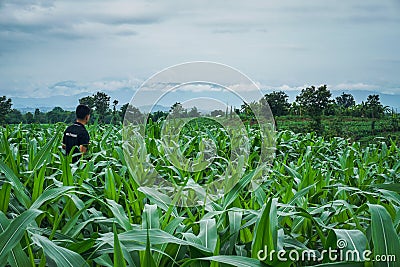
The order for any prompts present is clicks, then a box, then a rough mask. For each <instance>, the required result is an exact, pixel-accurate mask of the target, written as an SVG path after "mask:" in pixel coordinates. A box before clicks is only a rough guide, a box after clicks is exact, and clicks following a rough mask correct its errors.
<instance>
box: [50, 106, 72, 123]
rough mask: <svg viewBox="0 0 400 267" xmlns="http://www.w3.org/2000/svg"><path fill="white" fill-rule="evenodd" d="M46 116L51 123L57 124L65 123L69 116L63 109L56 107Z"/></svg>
mask: <svg viewBox="0 0 400 267" xmlns="http://www.w3.org/2000/svg"><path fill="white" fill-rule="evenodd" d="M46 115H47V121H48V122H49V123H56V122H65V121H66V119H67V117H68V115H69V114H68V112H66V111H64V110H63V109H62V108H61V107H55V108H53V109H52V110H51V111H49V112H47V113H46Z"/></svg>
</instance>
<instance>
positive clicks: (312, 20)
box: [0, 0, 400, 97]
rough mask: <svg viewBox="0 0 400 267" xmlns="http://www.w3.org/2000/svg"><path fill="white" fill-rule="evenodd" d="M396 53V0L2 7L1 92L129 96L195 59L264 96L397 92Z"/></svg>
mask: <svg viewBox="0 0 400 267" xmlns="http://www.w3.org/2000/svg"><path fill="white" fill-rule="evenodd" d="M399 47H400V1H398V0H342V1H339V0H335V1H333V0H304V1H299V0H292V1H288V0H273V1H270V0H268V1H267V0H262V1H261V0H260V1H253V0H249V1H244V0H241V1H235V0H233V1H232V0H230V1H218V0H210V1H187V0H182V1H180V0H168V1H143V0H142V1H138V0H135V1H121V0H117V1H101V0H96V1H94V0H92V1H88V0H85V1H72V0H68V1H66V0H65V1H50V0H44V1H34V0H2V1H1V2H0V94H1V95H7V96H9V97H10V96H11V97H12V96H14V97H17V96H18V97H46V96H50V95H74V94H77V93H80V92H95V91H97V90H99V89H105V90H120V89H121V88H124V87H125V88H126V87H132V88H134V87H136V86H137V85H138V84H140V83H141V82H142V81H144V80H145V79H147V78H148V77H149V76H151V75H153V74H154V73H155V72H157V71H160V70H161V69H163V68H166V67H168V66H171V65H174V64H178V63H182V62H188V61H196V60H202V61H215V62H220V63H223V64H227V65H230V66H232V67H234V68H236V69H239V70H241V71H242V72H243V73H245V74H246V75H248V76H249V77H250V78H252V79H253V80H255V81H256V82H258V83H260V84H261V86H262V87H264V88H267V87H269V88H277V89H285V90H290V89H296V88H302V87H303V86H305V85H320V84H328V85H329V87H330V89H332V90H345V89H355V90H356V89H364V90H365V89H366V90H377V91H380V92H385V93H396V94H400V52H399V51H400V49H399Z"/></svg>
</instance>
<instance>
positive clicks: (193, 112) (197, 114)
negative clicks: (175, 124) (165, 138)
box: [188, 107, 200, 118]
mask: <svg viewBox="0 0 400 267" xmlns="http://www.w3.org/2000/svg"><path fill="white" fill-rule="evenodd" d="M188 116H189V118H197V117H200V112H199V111H198V110H197V108H196V107H192V109H191V110H190V111H189V112H188Z"/></svg>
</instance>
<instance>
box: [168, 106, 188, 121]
mask: <svg viewBox="0 0 400 267" xmlns="http://www.w3.org/2000/svg"><path fill="white" fill-rule="evenodd" d="M169 112H170V113H171V117H172V118H185V117H187V110H186V109H185V108H183V106H182V104H181V103H179V102H175V104H173V105H172V106H171V109H170V110H169Z"/></svg>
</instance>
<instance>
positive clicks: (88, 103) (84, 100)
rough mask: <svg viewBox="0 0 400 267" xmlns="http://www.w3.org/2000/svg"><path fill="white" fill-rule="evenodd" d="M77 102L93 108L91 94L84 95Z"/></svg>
mask: <svg viewBox="0 0 400 267" xmlns="http://www.w3.org/2000/svg"><path fill="white" fill-rule="evenodd" d="M79 104H82V105H86V106H88V107H89V108H91V109H93V108H94V97H93V96H86V97H83V98H81V99H79Z"/></svg>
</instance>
